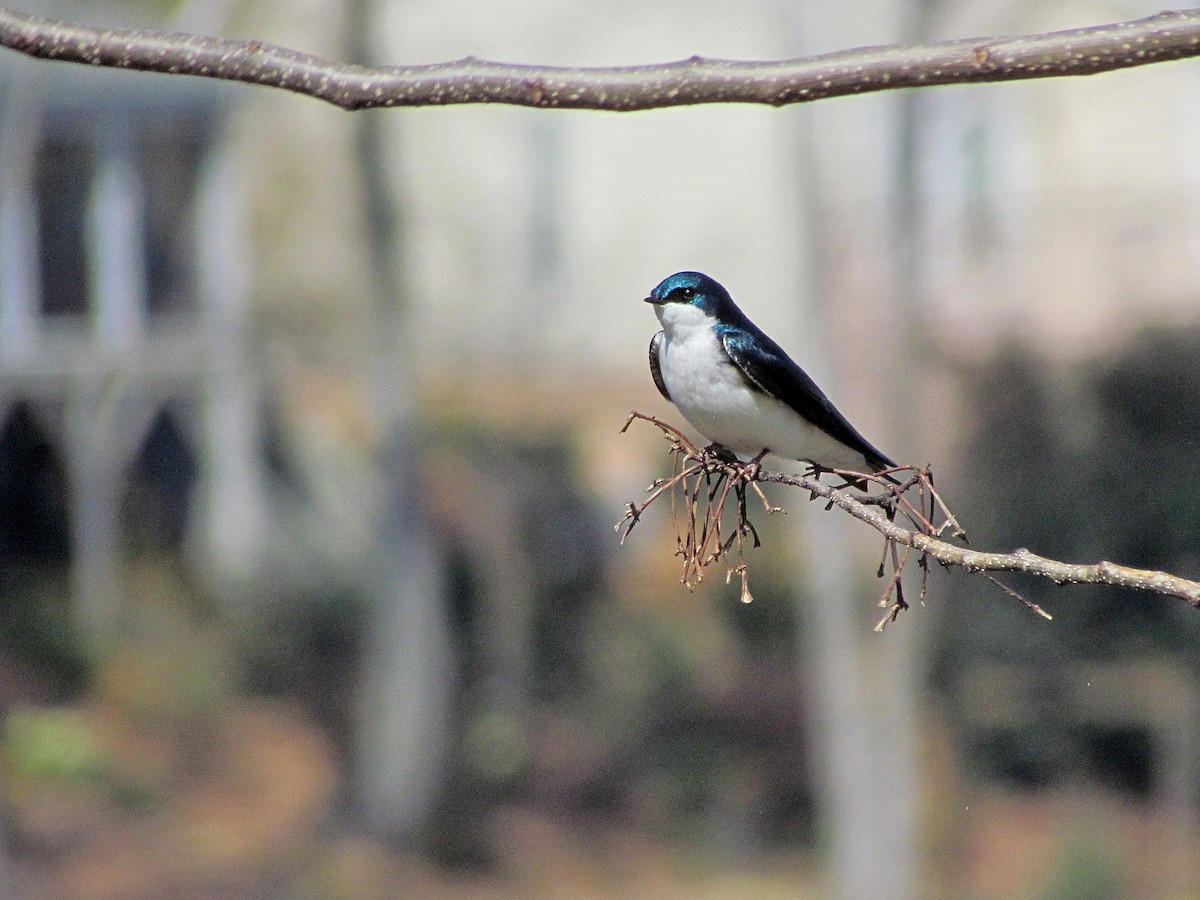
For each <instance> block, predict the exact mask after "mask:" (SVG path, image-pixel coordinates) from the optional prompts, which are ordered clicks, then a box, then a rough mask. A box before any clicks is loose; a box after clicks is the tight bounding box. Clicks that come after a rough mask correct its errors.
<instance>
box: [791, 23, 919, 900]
mask: <svg viewBox="0 0 1200 900" xmlns="http://www.w3.org/2000/svg"><path fill="white" fill-rule="evenodd" d="M874 12H875V13H876V14H878V15H879V16H880V17H881V18H882V19H885V20H886V19H887V18H888V17H892V16H895V15H896V14H897V12H898V9H897V8H896V7H895V6H894V4H891V3H890V2H888V0H883V2H881V3H879V4H876V9H875V10H874ZM793 13H794V15H795V20H796V22H797V26H798V31H799V32H800V35H799V36H800V39H801V43H802V46H803V48H804V49H805V51H813V50H815V49H817V48H815V47H813V46H811V45H812V44H813V43H814V41H813V38H814V37H819V38H824V39H827V38H829V37H831V35H829V34H828V33H826V30H825V29H823V28H822V25H823V24H825V23H823V21H822V18H821V16H822V13H820V12H818V11H815V10H814V9H813V8H811V7H808V6H803V7H795V8H794V9H793ZM864 14H866V13H864ZM835 43H836V41H835ZM814 121H819V119H817V117H816V116H814V115H813V112H812V111H811V110H805V111H804V119H803V121H802V123H801V126H800V127H801V129H802V134H801V139H800V141H799V144H800V146H801V154H802V156H803V158H802V160H801V163H800V166H799V171H800V173H801V174H800V177H801V178H802V179H804V181H803V183H802V184H801V191H800V195H801V197H803V198H804V202H805V208H804V209H803V210H802V211H801V215H802V217H803V226H802V227H803V229H804V232H805V240H804V246H805V249H806V251H807V252H806V254H804V255H803V257H802V264H803V265H804V267H805V271H804V272H803V273H802V277H803V279H804V281H803V282H802V283H805V284H806V288H807V289H806V290H804V291H803V292H802V296H803V300H802V309H801V311H800V314H801V320H802V322H803V329H802V333H803V334H804V335H812V336H818V335H828V334H829V333H830V332H831V331H832V328H833V326H832V324H831V323H830V322H828V321H826V320H825V316H824V315H823V314H824V312H825V311H826V310H827V309H829V306H830V297H829V296H828V294H829V287H828V286H829V283H830V281H831V279H830V278H829V277H828V271H827V266H828V265H829V263H828V260H829V259H830V258H831V255H830V254H827V253H825V252H823V248H822V246H821V242H820V239H819V238H818V237H817V236H818V235H822V234H825V233H827V232H828V229H829V223H830V221H831V218H833V219H836V216H832V217H831V215H830V212H831V211H830V210H828V209H826V208H825V206H824V204H823V200H822V192H821V185H822V184H823V183H825V182H826V180H827V179H828V178H830V177H833V176H832V175H831V174H830V173H823V172H822V167H821V160H820V159H819V158H818V157H817V154H816V153H815V152H814V148H815V141H814V139H813V136H812V133H811V129H812V128H813V127H814V125H813V123H814ZM891 139H892V141H893V142H894V143H902V141H901V140H900V139H899V138H898V136H897V134H896V133H893V134H892V135H891ZM901 156H903V152H901ZM879 157H880V158H881V159H883V160H887V159H891V158H892V156H891V154H889V153H888V152H887V148H886V147H883V148H881V150H880V153H879ZM905 159H907V158H905ZM910 166H911V161H904V160H902V162H901V164H900V165H899V166H898V167H897V169H896V170H894V171H892V172H887V173H884V175H885V178H886V179H887V182H890V181H891V179H893V178H897V177H899V178H900V179H904V178H906V177H907V175H906V174H905V170H906V167H910ZM887 182H885V183H887ZM904 205H906V204H903V203H900V204H897V210H898V212H899V207H900V206H904ZM893 225H894V223H892V222H888V223H886V225H885V226H884V228H883V229H881V231H882V232H883V236H882V237H879V236H876V235H869V236H867V238H866V239H867V240H868V241H879V242H881V243H883V244H885V246H884V247H883V248H882V249H884V250H886V251H889V253H888V257H887V262H886V263H885V264H884V268H885V270H886V271H887V275H888V276H890V277H891V278H893V279H895V278H903V277H904V276H905V275H906V274H907V273H906V272H904V271H901V270H902V269H903V256H902V255H897V250H898V249H899V247H898V241H899V240H900V239H899V238H898V237H897V235H895V234H893V233H891V232H892V228H893ZM906 227H909V228H911V224H907V225H906ZM889 241H890V242H891V245H890V246H886V244H887V242H889ZM893 284H895V281H893ZM897 291H898V294H906V295H905V296H904V297H903V298H902V299H903V300H904V301H908V300H910V299H911V297H910V296H909V295H907V292H906V291H905V289H904V288H903V287H898V288H897ZM886 299H887V300H889V301H890V300H892V299H893V298H892V297H889V298H886ZM881 305H883V304H881ZM907 312H908V311H907V310H906V309H902V310H899V311H898V312H897V313H896V320H897V322H899V321H900V320H901V319H903V318H905V317H906V316H907ZM880 332H881V333H882V332H889V333H890V332H891V329H889V328H888V324H885V325H884V326H882V327H881V328H880ZM872 346H873V347H874V346H875V345H874V344H872ZM912 349H913V348H912V346H911V345H909V344H908V343H907V342H905V341H903V340H902V341H898V342H895V345H894V347H893V346H891V345H889V346H888V347H885V348H883V349H881V351H880V352H884V353H886V352H888V350H892V352H893V354H894V355H893V356H892V357H890V358H888V359H887V360H886V361H885V363H886V364H885V366H884V368H885V370H887V371H888V374H889V375H891V376H892V377H891V378H888V379H886V381H885V382H884V383H886V384H907V383H909V382H908V381H907V380H897V379H896V376H897V375H898V374H899V373H900V372H901V371H904V370H907V369H909V368H911V363H910V361H909V357H908V354H909V353H911V352H912ZM872 352H874V351H872ZM803 353H804V360H805V366H806V368H808V370H809V371H810V372H811V373H812V374H813V376H814V378H816V380H817V382H818V383H820V384H830V383H831V382H832V381H833V379H831V378H829V377H824V378H823V377H822V375H825V376H827V375H828V373H829V371H830V369H831V368H832V366H831V365H830V361H829V359H828V358H827V355H826V354H825V353H824V352H823V342H822V341H821V340H820V339H819V338H817V339H813V338H812V337H810V338H809V339H808V342H807V345H806V346H804V347H803ZM885 400H886V401H888V408H889V409H891V410H896V405H895V403H893V402H891V401H897V402H899V401H898V398H896V397H892V396H889V397H887V398H885ZM893 415H896V418H897V419H899V418H900V415H899V414H898V413H893ZM890 424H893V426H895V425H896V423H890ZM888 433H889V434H890V435H891V438H890V441H889V452H891V453H893V455H895V454H902V453H903V452H905V451H904V450H903V449H901V448H908V447H911V442H910V441H908V440H906V437H907V435H906V433H905V430H904V429H902V428H900V427H893V428H891V429H889V432H888ZM892 444H894V445H895V447H896V448H897V449H895V450H891V449H890V447H891V445H892ZM811 512H812V513H814V514H811V515H807V516H805V517H803V520H802V522H801V531H802V534H801V539H802V541H803V547H804V557H803V560H802V565H803V578H804V579H805V583H806V584H807V586H808V592H809V597H810V601H811V603H810V606H809V607H808V608H806V609H805V610H804V611H803V613H804V616H805V622H806V623H807V625H808V627H806V628H805V629H804V635H805V638H806V640H805V642H804V644H803V645H802V648H801V650H802V653H803V655H804V658H805V662H806V665H805V666H804V671H805V672H806V673H807V674H808V675H809V676H810V677H811V678H812V679H813V681H814V684H815V690H814V692H813V696H814V697H815V701H816V709H815V710H814V712H813V718H814V722H813V726H814V727H813V728H812V729H811V731H812V734H814V735H815V738H816V744H817V746H816V747H815V748H814V749H815V750H816V752H817V756H818V759H819V765H820V768H819V769H818V771H819V772H820V773H821V784H820V785H819V793H818V796H819V797H820V800H821V808H822V812H823V814H824V821H825V826H826V827H825V833H826V834H827V835H828V840H829V845H828V848H827V852H828V858H829V868H830V875H831V879H830V880H831V886H832V890H833V893H834V894H835V895H836V896H838V897H842V898H847V900H868V898H877V897H888V898H892V900H904V898H914V897H917V896H918V895H919V893H920V890H919V882H918V869H919V859H918V856H919V847H918V844H917V832H918V823H917V808H918V793H919V783H918V773H917V768H916V758H917V725H916V721H917V689H918V685H917V682H916V679H917V677H918V675H917V671H916V669H917V667H916V651H917V647H916V643H915V641H914V635H915V633H916V626H917V624H918V623H916V622H914V621H912V618H913V616H914V615H915V613H914V612H910V613H909V615H908V616H902V617H901V620H900V621H898V622H896V623H895V624H894V625H892V626H890V627H889V628H888V631H887V633H886V634H883V635H880V634H876V633H874V632H873V631H871V626H872V625H873V624H874V617H875V616H877V615H882V610H877V609H876V607H875V606H874V604H873V603H869V602H868V601H869V600H873V599H874V597H870V598H868V597H864V596H863V592H862V591H861V590H859V589H858V586H859V585H861V577H862V571H863V569H862V564H861V561H860V560H857V559H856V558H855V555H854V553H853V549H852V548H853V547H854V539H853V533H852V529H851V527H850V526H849V525H848V523H847V521H846V520H845V518H844V517H841V516H829V515H823V514H820V511H818V510H815V509H814V510H811Z"/></svg>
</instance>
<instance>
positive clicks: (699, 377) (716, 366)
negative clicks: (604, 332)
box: [646, 272, 895, 472]
mask: <svg viewBox="0 0 1200 900" xmlns="http://www.w3.org/2000/svg"><path fill="white" fill-rule="evenodd" d="M646 302H647V303H653V304H654V313H655V315H657V316H658V321H659V322H660V323H662V327H663V330H662V331H660V332H658V334H656V335H654V337H653V338H651V339H650V374H651V375H652V376H653V377H654V383H655V385H657V386H658V390H659V392H660V393H662V395H663V396H664V397H666V398H667V399H668V400H670V401H671V402H672V403H674V404H675V406H676V407H678V409H679V411H680V412H681V413H683V417H684V418H685V419H687V420H688V422H690V423H691V424H692V426H693V427H694V428H696V429H697V430H698V431H699V432H700V433H701V434H703V435H704V436H705V437H706V438H707V439H708V440H710V441H712V442H713V443H715V444H719V445H720V446H722V447H724V448H726V449H728V450H730V451H732V452H734V453H736V454H737V455H738V456H741V457H743V458H746V459H750V460H752V461H753V462H760V461H761V460H762V458H763V457H764V456H765V455H766V454H767V453H772V454H774V455H775V456H779V457H783V458H785V459H792V460H803V461H805V462H808V463H811V464H812V465H813V467H814V469H816V470H817V471H821V470H828V469H848V470H851V471H854V472H878V471H880V470H881V469H890V468H893V467H894V466H895V463H893V462H892V461H891V460H890V459H888V457H886V456H884V454H882V453H881V452H880V451H879V450H877V449H875V447H874V446H873V445H872V444H871V443H870V442H869V441H868V440H867V439H866V438H864V437H863V436H862V435H861V434H859V433H858V431H857V430H855V428H854V426H853V425H851V424H850V423H849V422H848V421H846V417H845V416H843V415H842V414H841V413H840V412H838V411H837V408H836V407H835V406H834V405H833V404H832V403H831V402H829V398H828V397H826V396H825V394H824V393H823V392H822V391H821V389H820V388H819V387H817V385H816V384H815V383H814V382H813V380H812V379H811V378H809V377H808V375H807V374H805V372H804V370H803V369H801V368H800V367H799V366H798V365H796V363H794V362H793V361H792V359H791V357H789V356H788V355H787V354H786V353H784V352H783V350H782V349H780V347H779V345H778V344H776V343H775V342H774V341H773V340H771V339H770V338H769V337H767V336H766V335H765V334H763V332H762V331H761V330H760V329H759V328H758V327H757V326H756V325H755V324H754V323H753V322H751V321H750V320H749V319H748V318H746V314H745V313H743V312H742V311H741V310H740V309H738V306H737V304H736V303H734V302H733V298H732V297H730V296H729V292H728V291H726V290H725V288H723V287H722V286H721V285H720V284H718V283H717V282H716V281H714V280H713V279H711V278H709V277H708V276H707V275H703V274H701V273H700V272H677V273H675V274H674V275H672V276H671V277H670V278H667V279H665V280H664V281H662V282H660V283H659V285H658V287H656V288H655V289H654V290H653V291H651V292H650V296H649V297H647V298H646Z"/></svg>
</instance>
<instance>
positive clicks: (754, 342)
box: [720, 327, 896, 470]
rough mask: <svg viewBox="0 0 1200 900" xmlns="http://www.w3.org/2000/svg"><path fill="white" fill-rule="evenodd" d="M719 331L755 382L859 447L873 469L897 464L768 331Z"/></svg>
mask: <svg viewBox="0 0 1200 900" xmlns="http://www.w3.org/2000/svg"><path fill="white" fill-rule="evenodd" d="M720 335H721V343H722V345H724V347H725V352H726V353H728V354H729V358H730V359H731V360H733V362H734V364H735V365H737V367H738V368H739V369H740V370H741V372H742V375H744V376H745V378H746V380H747V381H749V382H750V384H751V385H752V386H754V387H756V388H758V389H759V390H760V391H762V392H763V393H764V394H767V395H769V396H771V397H774V398H775V399H776V400H780V401H782V402H783V403H786V404H787V405H788V406H790V407H791V408H792V409H793V410H795V411H796V412H797V413H798V414H799V415H801V416H803V417H804V418H806V419H808V421H810V422H812V423H813V424H814V425H816V426H817V427H818V428H820V429H821V430H822V431H824V432H825V433H826V434H828V435H830V436H831V437H833V438H835V439H836V440H838V441H840V442H841V443H843V444H845V445H846V446H847V447H850V448H851V449H852V450H857V451H858V452H859V453H861V454H862V455H863V457H864V458H865V459H866V461H867V465H869V466H870V467H871V468H872V469H876V470H878V469H890V468H892V467H893V466H895V465H896V464H895V463H894V462H892V461H891V460H890V459H888V458H887V457H886V456H884V455H883V454H882V453H880V452H879V451H878V450H876V449H875V447H873V446H872V445H871V443H870V442H869V441H868V440H867V439H866V438H865V437H863V436H862V435H861V434H859V433H858V431H857V430H856V429H855V427H854V426H853V425H851V424H850V423H849V422H848V421H846V417H845V416H843V415H842V414H841V413H840V412H838V410H837V407H836V406H834V405H833V404H832V403H831V402H830V401H829V398H828V397H826V396H825V394H824V392H823V391H822V390H821V389H820V388H819V387H817V384H816V382H814V381H813V380H812V379H811V378H809V377H808V373H806V372H805V371H804V370H803V369H801V368H800V367H799V366H798V365H796V364H795V363H794V362H793V361H792V358H791V357H790V356H788V355H787V354H786V353H784V352H783V350H782V349H780V347H779V345H778V344H776V343H775V342H774V341H772V340H771V339H770V338H769V337H767V336H766V335H765V334H762V333H761V332H760V333H759V334H757V335H753V334H751V333H749V332H748V331H745V330H743V329H741V328H733V327H725V328H722V329H720Z"/></svg>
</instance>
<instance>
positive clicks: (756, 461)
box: [745, 447, 771, 481]
mask: <svg viewBox="0 0 1200 900" xmlns="http://www.w3.org/2000/svg"><path fill="white" fill-rule="evenodd" d="M770 452H771V448H770V447H763V448H762V450H761V451H759V453H758V455H757V456H755V457H754V458H753V459H752V460H750V462H748V463H746V468H745V475H746V480H747V481H758V476H759V473H760V472H762V461H763V457H764V456H766V455H767V454H768V453H770Z"/></svg>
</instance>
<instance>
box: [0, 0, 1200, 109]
mask: <svg viewBox="0 0 1200 900" xmlns="http://www.w3.org/2000/svg"><path fill="white" fill-rule="evenodd" d="M0 46H4V47H9V48H11V49H13V50H16V51H18V52H20V53H24V54H27V55H29V56H34V57H39V58H43V59H57V60H64V61H68V62H76V63H86V64H88V65H95V66H112V67H116V68H124V69H137V70H141V71H146V72H165V73H171V74H180V75H196V76H200V77H204V78H217V79H223V80H226V81H242V82H246V83H248V84H260V85H266V86H268V87H278V88H283V89H284V90H288V91H294V92H296V93H298V94H305V95H307V96H310V97H315V98H317V99H320V100H325V101H328V102H330V103H333V104H336V105H337V106H340V107H342V108H344V109H351V110H353V109H367V108H371V107H382V106H446V105H450V104H460V103H505V104H511V105H515V106H532V107H541V108H558V109H604V110H617V111H629V110H639V109H654V108H659V107H667V106H686V105H691V104H699V103H763V104H769V105H772V106H783V105H785V104H789V103H804V102H807V101H811V100H818V99H821V98H824V97H840V96H845V95H847V94H862V93H868V92H873V91H883V90H891V89H894V88H904V87H918V86H924V85H935V84H968V83H977V82H993V81H1015V80H1019V79H1027V78H1052V77H1056V76H1065V75H1092V74H1095V73H1097V72H1109V71H1112V70H1114V69H1126V68H1131V67H1133V66H1142V65H1147V64H1148V63H1155V62H1163V61H1166V60H1174V59H1184V58H1188V57H1194V56H1198V55H1200V10H1188V11H1180V12H1163V13H1159V14H1158V15H1155V16H1150V17H1149V18H1145V19H1139V20H1137V21H1131V22H1118V23H1114V24H1110V25H1098V26H1094V27H1090V28H1077V29H1072V30H1070V31H1058V32H1052V33H1049V34H1036V35H1028V36H1024V37H1001V38H969V39H966V40H956V41H946V42H942V43H936V44H929V45H926V46H913V47H865V48H861V49H857V50H846V51H842V52H838V53H830V54H827V55H824V56H814V57H809V58H805V59H794V60H785V61H768V62H748V61H736V60H723V59H706V58H701V57H692V58H691V59H687V60H681V61H679V62H670V63H661V64H657V65H642V66H621V67H611V68H560V67H554V66H537V65H518V64H510V63H499V62H490V61H487V60H481V59H475V58H473V57H467V58H466V59H462V60H458V61H456V62H447V63H436V64H432V65H420V66H387V67H374V68H373V67H366V66H355V65H347V64H344V63H338V62H334V61H331V60H327V59H322V58H320V57H318V56H312V55H310V54H307V53H299V52H297V51H294V50H288V49H286V48H282V47H275V46H272V45H271V44H266V43H263V42H261V41H236V40H227V39H222V38H213V37H202V36H197V35H189V34H178V33H171V32H165V31H154V30H146V29H123V28H96V27H89V26H85V25H77V24H73V23H69V22H61V21H55V20H53V19H48V18H44V17H41V16H35V15H30V14H27V13H21V12H16V11H14V10H10V9H6V8H3V7H0Z"/></svg>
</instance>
